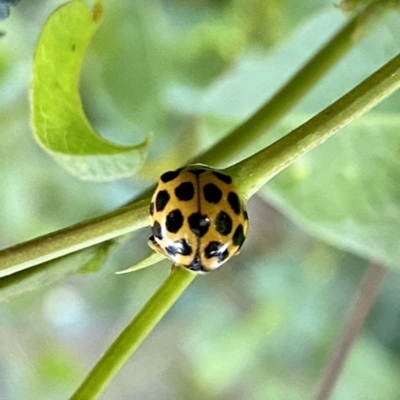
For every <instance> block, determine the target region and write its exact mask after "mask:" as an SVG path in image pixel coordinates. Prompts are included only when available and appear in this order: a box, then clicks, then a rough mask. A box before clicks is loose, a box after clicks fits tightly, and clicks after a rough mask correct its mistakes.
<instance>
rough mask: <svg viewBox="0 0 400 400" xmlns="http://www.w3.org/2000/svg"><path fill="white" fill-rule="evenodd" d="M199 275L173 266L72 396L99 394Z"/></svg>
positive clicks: (83, 398)
mask: <svg viewBox="0 0 400 400" xmlns="http://www.w3.org/2000/svg"><path fill="white" fill-rule="evenodd" d="M196 276H197V275H196V274H195V273H193V272H191V271H189V270H188V269H185V268H180V267H176V268H174V269H173V270H172V272H171V274H170V275H169V276H168V277H167V279H166V280H165V281H164V283H163V284H162V285H161V286H160V288H159V289H158V290H157V292H156V293H155V294H154V295H153V297H151V299H150V300H149V301H148V302H147V303H146V305H145V306H144V307H143V308H142V310H141V311H140V312H139V314H137V315H136V317H135V318H134V319H133V320H132V322H131V323H130V324H129V325H128V326H127V327H126V328H125V330H124V331H123V332H122V333H121V334H120V335H119V336H118V338H117V339H116V340H115V342H114V343H113V344H112V345H111V347H110V348H109V349H108V350H107V352H106V353H105V354H104V355H103V356H102V357H101V358H100V360H99V361H98V362H97V364H96V365H95V367H94V368H93V369H92V370H91V372H90V373H89V375H88V376H87V377H86V379H85V380H84V381H83V383H82V384H81V386H80V387H79V388H78V390H77V391H76V392H75V393H74V394H73V396H72V397H71V400H92V399H96V398H98V397H99V396H100V395H101V393H102V392H103V391H104V390H105V388H106V387H107V386H108V384H109V383H110V381H111V380H112V379H113V377H114V376H115V375H116V374H117V372H118V371H119V370H120V369H121V367H122V366H123V365H124V364H125V363H126V362H127V361H128V359H129V357H130V356H131V355H132V354H133V353H134V352H135V350H136V349H137V348H138V347H139V345H140V344H141V343H142V342H143V340H144V339H145V338H146V337H147V335H148V334H149V333H150V332H151V330H152V329H153V328H154V327H155V325H156V324H157V323H158V322H159V321H160V319H161V318H162V317H163V316H164V315H165V313H166V312H167V311H168V310H169V309H170V308H171V306H172V305H173V304H174V303H175V301H176V300H177V299H178V298H179V296H180V295H181V294H182V293H183V291H184V290H185V289H186V288H187V287H188V286H189V284H190V283H191V282H192V281H193V279H194V278H195V277H196Z"/></svg>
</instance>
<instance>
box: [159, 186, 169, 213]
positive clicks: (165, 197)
mask: <svg viewBox="0 0 400 400" xmlns="http://www.w3.org/2000/svg"><path fill="white" fill-rule="evenodd" d="M169 199H170V197H169V194H168V192H167V191H166V190H160V191H159V192H158V193H157V196H156V210H157V211H162V210H164V208H165V206H166V205H167V203H168V201H169Z"/></svg>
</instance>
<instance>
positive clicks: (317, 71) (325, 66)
mask: <svg viewBox="0 0 400 400" xmlns="http://www.w3.org/2000/svg"><path fill="white" fill-rule="evenodd" d="M392 7H393V4H392V2H391V1H385V2H382V1H381V0H378V1H373V2H371V3H370V4H369V5H367V6H366V7H365V8H364V9H363V10H362V11H361V12H359V13H358V14H357V15H356V16H355V17H353V18H352V19H351V20H350V21H349V22H348V23H347V24H346V25H345V26H344V27H343V28H342V29H341V30H340V31H339V32H338V33H337V34H336V35H335V36H334V37H333V38H332V39H331V40H329V42H328V43H326V45H325V46H324V47H322V48H321V49H320V50H319V51H318V52H317V53H316V54H315V56H314V57H313V58H312V59H310V61H308V62H307V63H306V64H305V65H304V66H303V67H302V68H301V69H300V70H299V71H298V72H297V73H296V74H295V75H294V76H293V77H292V78H291V79H290V80H289V81H288V82H287V83H286V84H285V86H284V87H283V88H282V89H281V90H280V91H279V92H277V93H276V94H275V95H274V96H273V97H272V98H271V99H270V100H269V101H267V102H266V103H265V104H264V105H263V106H262V107H261V108H260V109H259V110H258V111H256V113H255V114H253V116H251V117H250V118H249V119H248V120H246V121H245V122H244V123H243V124H241V125H239V126H238V127H237V128H236V129H234V130H233V131H232V132H231V133H230V134H229V135H227V136H226V137H224V138H223V139H221V140H220V141H219V142H217V143H215V144H214V145H213V147H212V148H211V149H209V150H207V151H206V152H204V153H203V154H202V155H200V156H198V157H196V158H195V160H196V162H202V163H204V164H207V165H213V166H220V165H224V164H226V163H229V162H230V161H231V160H232V159H233V157H234V156H235V155H237V154H238V153H239V152H242V151H243V148H245V147H246V146H247V145H248V143H252V142H253V141H254V140H256V139H257V137H258V136H260V135H261V134H262V133H264V132H265V131H267V130H268V129H269V128H271V127H272V126H273V125H274V124H275V123H276V122H277V121H279V120H280V119H281V118H282V117H283V116H284V115H285V114H286V113H287V112H288V111H289V110H290V109H291V108H293V107H294V106H295V105H296V104H297V103H298V102H299V101H300V100H301V99H302V98H303V97H304V96H305V95H306V94H307V93H308V92H309V91H310V90H311V89H312V88H313V87H314V86H315V85H316V84H317V83H318V82H319V80H320V79H321V78H322V77H324V76H325V75H326V73H327V72H328V71H329V70H330V69H331V68H332V67H333V66H335V65H336V63H337V62H338V61H339V60H340V59H341V58H342V57H343V56H344V55H345V54H346V53H347V52H348V51H349V50H351V49H352V48H353V46H354V45H355V44H357V43H358V42H359V41H360V40H361V39H362V38H363V37H364V36H366V34H367V33H368V32H369V31H370V30H371V29H372V28H373V27H374V26H376V23H377V21H378V20H379V18H381V17H382V16H383V15H384V14H385V12H387V11H388V10H389V9H391V8H392Z"/></svg>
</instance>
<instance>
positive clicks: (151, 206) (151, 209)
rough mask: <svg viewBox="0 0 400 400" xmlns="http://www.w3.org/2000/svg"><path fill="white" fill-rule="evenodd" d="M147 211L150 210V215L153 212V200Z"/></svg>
mask: <svg viewBox="0 0 400 400" xmlns="http://www.w3.org/2000/svg"><path fill="white" fill-rule="evenodd" d="M149 212H150V215H153V214H154V203H153V202H151V203H150V208H149Z"/></svg>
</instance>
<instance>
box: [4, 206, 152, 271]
mask: <svg viewBox="0 0 400 400" xmlns="http://www.w3.org/2000/svg"><path fill="white" fill-rule="evenodd" d="M149 204H150V200H149V199H145V200H142V201H139V202H136V203H134V204H132V205H129V206H126V207H123V208H120V209H118V210H116V211H113V212H111V213H108V214H104V215H102V216H101V217H97V218H93V219H90V220H87V221H84V222H81V223H79V224H76V225H72V226H69V227H67V228H65V229H61V230H59V231H56V232H52V233H50V234H48V235H44V236H40V237H38V238H35V239H33V240H30V241H28V242H24V243H20V244H17V245H16V246H13V247H9V248H8V249H4V250H1V251H0V278H1V277H3V276H7V275H11V274H13V273H15V272H18V271H22V270H24V269H27V268H30V267H32V266H34V265H38V264H41V263H44V262H46V261H49V260H53V259H55V258H58V257H61V256H64V255H66V254H69V253H73V252H75V251H78V250H81V249H84V248H86V247H89V246H93V245H95V244H98V243H101V242H104V241H106V240H109V239H113V238H115V237H118V236H121V235H123V234H125V233H129V232H132V231H134V230H136V229H139V228H141V227H143V226H146V225H147V224H148V220H149V217H148V205H149Z"/></svg>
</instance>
